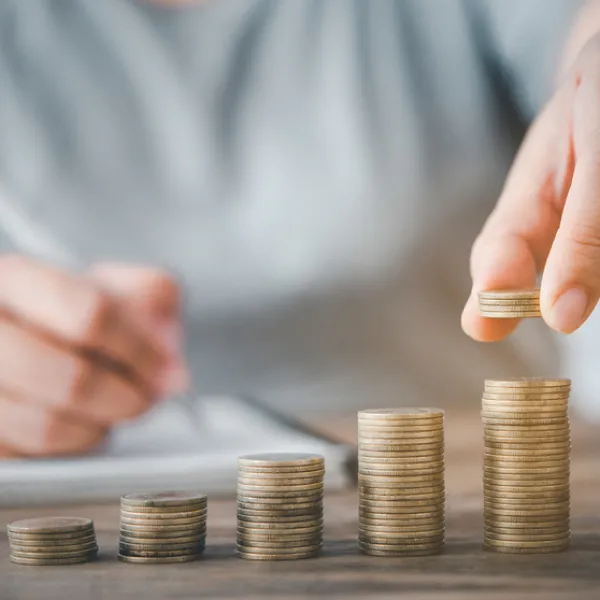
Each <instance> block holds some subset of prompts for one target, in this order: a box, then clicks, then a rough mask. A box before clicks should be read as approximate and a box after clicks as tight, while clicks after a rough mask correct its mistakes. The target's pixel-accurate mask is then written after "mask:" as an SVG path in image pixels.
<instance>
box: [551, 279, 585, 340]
mask: <svg viewBox="0 0 600 600" xmlns="http://www.w3.org/2000/svg"><path fill="white" fill-rule="evenodd" d="M588 305H589V298H588V295H587V294H586V293H585V291H584V290H582V289H581V288H571V289H569V290H567V291H566V292H564V293H563V294H562V295H561V296H559V297H558V300H557V301H556V302H555V303H554V306H553V307H552V309H551V311H550V323H549V324H550V326H551V327H552V328H553V329H556V330H557V331H560V332H562V333H571V332H573V331H575V330H576V329H577V328H578V327H579V326H580V325H581V324H582V323H583V320H584V319H585V316H586V314H587V310H588Z"/></svg>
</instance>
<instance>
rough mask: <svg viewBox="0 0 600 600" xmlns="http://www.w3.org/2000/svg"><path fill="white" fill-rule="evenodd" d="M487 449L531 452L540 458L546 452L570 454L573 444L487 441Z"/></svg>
mask: <svg viewBox="0 0 600 600" xmlns="http://www.w3.org/2000/svg"><path fill="white" fill-rule="evenodd" d="M485 445H486V447H488V448H498V449H502V450H519V449H522V450H530V451H531V455H532V456H539V455H540V454H544V451H546V450H563V452H568V451H569V450H570V448H571V442H548V443H546V442H538V443H533V442H523V443H518V442H504V441H497V442H496V441H491V440H486V444H485Z"/></svg>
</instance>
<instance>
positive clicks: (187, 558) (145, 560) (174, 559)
mask: <svg viewBox="0 0 600 600" xmlns="http://www.w3.org/2000/svg"><path fill="white" fill-rule="evenodd" d="M199 557H200V555H199V554H196V553H194V554H186V555H183V556H160V557H154V556H125V555H123V554H117V560H120V561H121V562H126V563H135V564H157V563H182V562H191V561H194V560H197V559H198V558H199Z"/></svg>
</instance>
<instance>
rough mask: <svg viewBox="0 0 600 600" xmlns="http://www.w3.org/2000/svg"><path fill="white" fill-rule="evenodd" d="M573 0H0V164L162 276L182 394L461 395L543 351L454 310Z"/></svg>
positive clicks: (5, 174)
mask: <svg viewBox="0 0 600 600" xmlns="http://www.w3.org/2000/svg"><path fill="white" fill-rule="evenodd" d="M578 4H579V2H577V1H576V0H571V1H569V0H550V1H547V0H502V1H500V0H471V1H469V0H371V1H370V2H366V1H364V0H323V1H320V0H280V1H275V0H214V1H212V2H204V3H201V4H199V5H195V6H191V7H185V8H180V9H166V8H160V7H157V6H153V5H150V4H145V3H144V2H141V1H134V0H102V1H98V0H39V1H35V0H0V181H2V182H3V183H4V185H5V186H6V188H7V189H8V190H9V191H10V192H11V195H12V196H13V197H14V198H15V199H16V201H17V202H18V204H19V209H20V210H21V211H22V212H23V214H24V215H26V218H27V219H28V220H29V221H30V222H31V223H34V224H35V225H36V226H37V227H39V228H41V229H43V230H44V231H46V232H48V234H51V235H52V236H54V237H56V239H57V240H60V243H61V244H63V245H64V246H65V247H66V248H69V251H71V252H73V253H74V254H76V255H77V256H78V257H80V258H81V259H82V260H84V261H86V262H91V261H94V260H97V259H100V258H107V257H108V258H116V259H123V260H129V261H131V260H137V261H144V262H150V263H156V264H159V265H163V266H167V267H169V268H171V269H173V270H174V272H175V273H177V275H178V276H179V277H180V278H181V280H182V282H183V284H184V285H185V287H186V290H187V311H188V314H189V343H190V356H191V360H192V363H193V365H194V373H195V378H196V381H197V385H198V387H199V389H200V390H201V391H204V392H231V391H233V392H235V391H246V392H252V393H254V394H257V395H259V396H261V397H262V398H264V399H266V400H267V401H269V402H271V403H274V404H288V405H290V404H292V405H295V406H298V405H302V406H311V407H321V408H322V407H325V406H332V407H333V406H338V405H343V404H346V405H349V406H352V405H354V406H361V405H367V404H385V403H398V402H405V403H429V404H444V403H446V402H450V401H452V400H454V399H458V398H460V399H463V398H464V397H466V396H469V395H472V394H474V398H475V397H476V395H477V391H478V390H479V387H480V384H481V381H480V377H481V376H482V373H485V374H490V373H492V374H496V375H501V374H502V373H503V372H504V371H509V372H512V373H514V372H518V373H522V374H526V372H527V371H528V370H531V369H533V370H535V369H537V368H539V366H540V361H541V358H540V356H541V355H540V354H539V353H538V351H537V350H531V351H530V350H528V349H527V348H529V346H523V345H519V342H518V336H517V338H514V339H513V340H512V341H511V342H509V343H507V344H505V345H502V344H500V345H498V346H495V347H494V348H490V347H486V348H485V349H484V350H482V349H481V348H480V347H479V346H476V345H475V344H474V343H471V342H469V341H468V340H466V338H464V336H462V335H461V333H460V327H459V313H460V307H461V305H462V302H463V301H464V299H465V296H466V294H467V292H468V285H469V282H468V272H467V257H468V249H469V246H470V243H471V241H472V239H473V237H474V236H475V234H476V232H477V230H478V228H479V227H480V225H481V223H482V221H483V219H484V217H485V215H486V214H487V213H488V212H489V210H490V208H491V207H492V205H493V202H494V201H495V199H496V196H497V193H498V191H499V188H500V186H501V183H502V180H503V177H504V175H505V172H506V169H507V168H508V165H509V163H510V160H511V157H512V156H513V154H514V152H515V149H516V146H517V144H518V141H519V138H520V136H521V134H522V132H523V128H524V126H525V124H526V123H527V121H528V120H529V119H530V118H531V117H532V116H533V115H534V114H535V112H536V110H537V109H538V108H539V106H540V105H541V103H542V102H543V101H544V100H545V99H546V98H547V97H548V95H549V93H550V90H551V88H552V77H553V72H554V69H555V66H556V63H557V57H558V55H559V51H560V48H561V46H562V44H563V42H564V39H565V36H566V34H567V31H568V28H569V25H570V23H571V21H572V17H573V12H574V10H575V8H576V7H577V6H578ZM13 234H14V231H13ZM15 237H16V238H18V237H19V236H18V235H16V236H15V235H13V238H15ZM10 243H11V244H13V243H16V244H18V243H19V240H18V239H12V240H11V242H10ZM4 245H5V246H7V245H8V242H7V241H6V239H5V241H4ZM536 335H540V336H542V338H543V336H544V334H543V332H541V331H539V332H537V333H535V334H534V337H533V338H532V337H527V340H528V342H527V343H528V344H529V343H530V340H531V339H536V338H535V336H536ZM515 339H516V340H517V341H515ZM543 339H544V338H543ZM536 347H537V346H536ZM524 348H525V350H524ZM544 360H545V359H544ZM548 360H550V361H552V360H553V359H552V358H551V357H549V358H548ZM545 364H550V363H548V362H547V361H546V363H545ZM492 369H493V370H492Z"/></svg>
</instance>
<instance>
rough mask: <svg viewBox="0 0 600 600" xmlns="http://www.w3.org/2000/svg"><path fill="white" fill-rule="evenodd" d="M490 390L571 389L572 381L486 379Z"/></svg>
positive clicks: (538, 378)
mask: <svg viewBox="0 0 600 600" xmlns="http://www.w3.org/2000/svg"><path fill="white" fill-rule="evenodd" d="M485 387H486V389H488V388H501V389H506V388H570V387H571V380H570V379H546V378H544V377H508V378H506V379H486V380H485Z"/></svg>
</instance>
